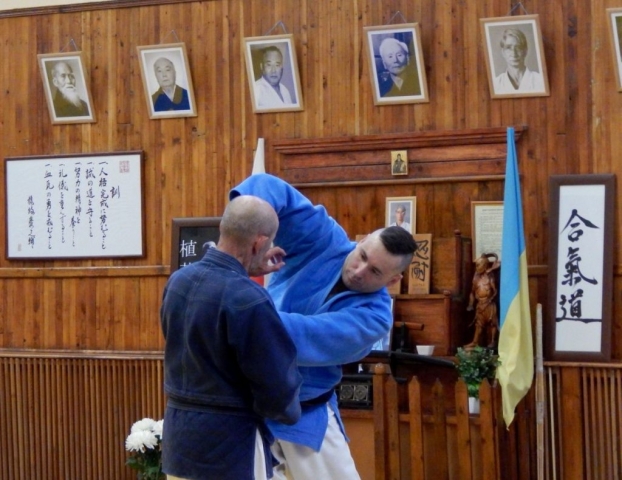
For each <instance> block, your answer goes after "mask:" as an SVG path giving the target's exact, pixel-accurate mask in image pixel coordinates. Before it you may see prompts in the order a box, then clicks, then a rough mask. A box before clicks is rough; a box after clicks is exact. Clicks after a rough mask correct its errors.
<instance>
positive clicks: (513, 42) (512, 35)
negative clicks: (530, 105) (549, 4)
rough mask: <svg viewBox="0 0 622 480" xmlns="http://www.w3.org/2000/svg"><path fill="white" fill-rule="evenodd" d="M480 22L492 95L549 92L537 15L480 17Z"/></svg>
mask: <svg viewBox="0 0 622 480" xmlns="http://www.w3.org/2000/svg"><path fill="white" fill-rule="evenodd" d="M480 24H481V26H482V38H484V51H485V54H486V66H487V72H488V84H489V86H490V95H491V98H513V97H545V96H548V95H549V80H548V76H547V72H546V62H545V60H544V48H543V47H542V33H541V31H540V21H539V17H538V15H522V16H518V17H497V18H482V19H480Z"/></svg>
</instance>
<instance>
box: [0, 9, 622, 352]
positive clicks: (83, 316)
mask: <svg viewBox="0 0 622 480" xmlns="http://www.w3.org/2000/svg"><path fill="white" fill-rule="evenodd" d="M118 3H119V6H123V7H124V8H111V9H107V8H97V9H92V8H82V9H81V8H76V7H72V8H71V9H64V10H63V9H57V10H53V11H49V12H47V13H46V14H45V15H40V14H36V15H30V16H29V15H25V14H24V13H25V12H20V13H21V15H19V16H11V15H6V16H3V17H2V18H0V27H1V28H0V41H1V43H0V51H1V52H2V55H1V56H2V59H3V65H4V66H5V68H3V69H2V71H0V84H1V85H2V99H3V109H2V112H1V113H0V133H1V135H2V138H3V142H2V144H0V157H1V158H5V157H9V156H22V155H46V154H55V153H80V152H85V153H86V152H88V153H93V152H109V151H127V150H135V149H136V150H144V151H145V158H146V161H145V215H146V234H145V235H146V245H147V246H146V256H145V257H144V258H141V259H114V260H106V259H93V260H74V261H72V260H58V261H34V262H27V261H8V260H6V259H5V258H0V299H1V304H0V314H1V315H0V346H1V347H12V348H23V347H25V348H112V349H121V350H124V349H146V350H150V349H160V348H161V347H162V340H161V335H160V330H159V322H158V321H157V317H158V308H159V301H160V295H161V290H162V287H163V285H164V282H165V280H166V276H167V273H168V264H169V261H170V259H169V252H170V243H169V242H170V227H171V219H172V218H173V217H183V216H218V215H220V214H221V213H222V210H223V208H224V205H225V202H226V199H227V192H228V190H229V188H230V187H232V186H233V185H235V184H236V183H237V182H239V181H241V180H242V179H244V178H245V177H246V176H247V175H248V174H249V173H250V170H251V162H252V155H253V149H254V148H255V145H256V140H257V137H260V136H261V137H264V138H266V141H267V145H268V149H267V158H266V165H267V169H268V171H270V172H280V171H281V165H280V162H281V160H280V159H279V158H278V157H276V156H275V155H274V154H273V152H274V150H271V148H270V145H276V144H279V142H280V144H281V145H284V144H285V143H288V144H290V145H292V146H295V145H296V144H297V143H298V142H302V143H304V142H305V141H307V140H308V139H335V138H342V139H343V140H344V142H346V143H347V142H348V139H351V138H353V137H366V136H379V137H385V136H386V138H387V139H389V140H390V139H391V138H392V137H391V136H393V135H398V136H399V135H401V136H404V135H408V134H413V136H419V135H424V136H425V135H428V134H431V135H433V134H434V132H439V131H461V130H463V129H467V130H468V129H490V128H499V129H503V128H504V127H506V126H507V125H515V126H522V125H525V126H527V130H525V131H524V133H523V135H522V137H521V140H520V142H519V143H518V156H519V168H520V171H521V178H522V187H523V201H524V208H525V233H526V238H527V251H528V262H529V264H530V265H537V266H542V268H544V269H546V265H547V261H548V258H547V255H548V253H547V252H548V239H547V230H548V229H547V225H548V223H547V222H548V178H549V176H550V175H552V174H558V173H582V174H585V173H604V172H612V173H619V172H620V171H621V169H622V164H621V163H620V162H619V161H618V153H619V150H620V148H619V147H620V145H621V143H620V142H621V140H620V136H619V135H618V132H619V131H620V129H621V125H620V123H621V122H622V116H621V115H619V113H620V111H622V95H620V94H619V93H618V92H617V91H616V89H615V77H614V71H613V65H611V64H610V62H611V58H612V55H611V50H610V49H611V45H610V44H609V38H608V32H607V28H608V24H607V19H606V14H605V10H606V8H608V7H615V6H621V5H622V4H620V2H619V0H595V1H593V2H578V1H573V2H566V1H562V0H555V1H544V0H534V1H533V2H531V3H530V4H529V6H528V8H529V12H530V13H538V14H539V15H540V20H541V25H542V33H543V39H544V50H545V60H546V62H547V66H548V73H549V80H550V86H551V95H550V96H549V97H539V98H519V99H502V100H492V99H490V95H489V91H488V83H487V76H486V72H485V71H484V68H483V65H484V62H483V49H482V45H481V40H482V39H481V33H480V30H479V23H478V22H479V19H480V18H483V17H493V16H503V15H506V14H507V13H508V6H507V3H504V2H501V1H492V2H461V1H457V0H445V1H443V2H438V1H431V0H417V1H414V2H413V1H406V0H392V1H384V2H377V1H372V0H357V1H355V2H308V1H302V2H300V1H294V0H270V1H268V2H243V1H241V0H234V1H221V0H214V1H194V2H186V1H184V2H182V1H171V2H160V1H156V2H153V4H151V5H149V4H147V2H143V1H140V2H134V3H132V2H118ZM123 3H124V4H123ZM121 4H123V5H121ZM397 11H399V12H401V14H402V15H403V16H404V18H405V20H406V21H408V22H412V21H416V22H419V23H420V24H421V31H422V44H423V45H422V46H423V53H424V60H425V65H426V71H427V76H428V83H429V85H428V86H429V91H430V102H429V103H427V104H417V105H412V104H411V105H390V106H374V105H373V99H372V95H371V90H370V89H371V86H370V85H371V82H370V78H369V70H368V65H367V62H368V59H367V57H366V54H365V49H364V38H363V35H362V28H363V27H364V26H367V25H382V24H386V23H387V22H388V21H389V20H390V19H391V17H393V16H394V14H395V13H396V12H397ZM34 13H37V12H34ZM39 13H40V12H39ZM278 21H282V22H283V25H285V27H286V29H287V31H288V32H290V33H293V34H294V38H295V45H296V49H297V54H298V60H299V64H300V74H301V81H302V90H303V94H304V98H305V110H304V111H302V112H290V113H268V114H253V113H252V108H251V106H250V104H249V101H250V97H249V92H248V83H247V79H246V73H245V67H244V59H243V56H242V53H241V41H242V38H243V37H245V36H257V35H262V34H264V33H266V32H267V31H269V30H270V29H271V28H272V27H273V26H274V25H275V23H276V22H278ZM278 30H279V28H277V31H276V32H274V33H281V32H280V31H278ZM177 39H179V40H180V41H183V42H185V43H186V45H187V47H188V53H189V62H190V67H191V72H192V76H193V80H194V84H195V93H196V97H197V105H198V116H197V117H195V118H182V119H165V120H149V118H148V115H147V109H146V105H145V104H144V97H143V95H142V91H143V90H142V88H143V87H142V83H141V78H140V73H139V66H138V60H137V57H136V46H138V45H149V44H157V43H161V42H168V41H172V40H177ZM72 40H73V41H74V42H75V45H76V46H77V48H79V49H81V50H82V51H83V52H84V53H85V59H86V68H88V70H89V72H90V74H91V75H90V76H91V84H90V85H89V86H90V88H91V91H92V94H93V101H94V106H95V109H96V111H97V118H98V121H97V123H95V124H84V125H51V124H50V122H49V117H48V114H47V110H46V108H47V107H46V104H45V99H44V95H43V88H42V85H41V79H40V76H39V71H38V66H37V62H36V55H37V54H38V53H51V52H59V51H71V50H72V49H73V43H72V42H71V41H72ZM387 147H388V148H389V149H390V148H391V146H390V145H387ZM451 148H452V147H451V145H448V146H447V149H448V150H447V152H451ZM473 153H474V157H473V161H472V163H471V164H468V165H467V164H466V163H465V166H466V167H467V169H470V170H472V171H471V174H472V175H476V174H478V173H481V172H480V169H483V164H482V163H481V162H478V161H477V160H478V158H479V157H478V156H477V150H475V151H474V152H473ZM419 154H420V155H422V157H421V159H424V158H425V159H426V161H429V162H428V165H429V168H428V170H426V171H425V172H423V173H424V174H425V175H427V176H428V177H429V178H430V179H431V180H434V179H435V178H436V179H438V178H439V176H443V175H444V172H443V171H442V169H439V168H436V169H434V168H432V166H433V165H439V164H440V163H441V162H440V160H441V159H442V157H439V158H429V157H427V156H426V152H425V151H423V150H420V151H419V153H418V154H417V155H419ZM447 154H448V155H450V153H447ZM413 155H414V152H413ZM336 160H337V157H334V156H326V158H325V159H324V160H323V161H324V162H325V163H327V164H328V163H330V162H333V161H336ZM339 160H343V158H342V157H339ZM346 160H347V159H346ZM417 161H419V157H416V156H414V157H413V162H417ZM327 167H329V165H327ZM359 168H367V167H361V166H359ZM473 170H474V171H473ZM484 170H485V169H484ZM495 171H496V172H498V171H499V168H497V169H496V170H495ZM464 173H468V172H466V171H465V172H464ZM488 173H490V172H488ZM368 175H371V176H374V175H379V173H378V172H376V171H372V172H370V173H369V174H368ZM391 180H392V179H390V178H389V179H387V181H388V182H389V183H387V184H382V185H376V186H373V187H371V188H365V189H361V188H360V185H356V184H351V185H346V184H344V185H341V186H338V187H335V188H333V189H331V190H330V191H328V190H327V189H324V188H321V187H307V188H305V189H304V192H305V193H306V194H307V195H309V196H310V197H311V198H312V199H313V200H315V201H320V202H322V203H324V204H325V205H326V207H327V209H328V210H329V212H330V213H331V214H333V215H334V216H335V217H336V218H337V219H338V220H339V221H340V222H342V223H343V225H344V226H345V228H346V229H347V231H348V232H349V233H350V234H351V235H352V236H354V235H356V234H357V233H363V232H366V231H369V230H370V229H373V228H377V227H378V226H380V225H381V224H382V219H383V216H384V198H386V197H387V196H410V195H417V197H418V209H419V210H418V215H417V220H418V227H417V228H418V230H419V231H421V232H426V233H427V232H429V233H432V234H434V235H447V234H451V232H453V231H454V230H455V229H459V230H461V231H463V232H469V231H470V218H469V217H470V216H469V213H468V212H469V204H470V201H471V200H500V199H502V195H503V182H502V180H501V179H487V178H485V177H482V178H476V179H475V181H473V182H462V183H461V182H458V183H452V182H438V183H408V184H404V183H399V182H397V181H396V182H395V183H390V182H391ZM3 182H4V171H3V169H2V170H1V171H0V185H3ZM439 206H442V207H439ZM4 208H5V203H4V197H3V196H2V197H1V198H0V210H4ZM621 215H622V209H621V208H619V205H618V206H617V208H616V209H615V219H614V222H615V225H616V235H615V238H616V242H615V254H614V258H613V261H614V263H616V269H615V271H616V272H617V273H618V274H619V272H620V266H619V265H618V262H619V258H620V255H619V253H620V244H619V241H618V238H620V232H621V229H622V222H621V221H620V219H621ZM5 236H6V232H5V226H4V224H2V225H0V243H2V242H5ZM123 268H136V269H139V270H134V271H133V274H131V275H129V274H128V275H118V274H117V272H118V270H116V269H123ZM59 269H61V270H62V269H66V270H63V271H64V272H69V271H71V272H72V274H71V275H64V274H59V273H58V272H59ZM154 272H159V273H154ZM81 277H84V279H83V280H81ZM542 282H544V284H543V283H542ZM545 283H546V282H545V278H544V277H542V276H537V277H535V278H534V279H532V282H531V286H532V292H533V293H534V294H535V295H534V297H536V298H532V302H533V303H534V304H535V302H536V301H539V302H542V303H545V302H546V293H547V292H546V285H545ZM618 284H619V280H616V282H615V287H616V288H617V287H619V285H618ZM616 291H618V290H616ZM620 301H622V298H621V297H620V296H619V295H617V294H616V295H615V296H614V312H617V310H618V309H619V307H618V304H619V302H620ZM621 328H622V320H620V319H618V318H616V319H615V324H614V328H613V331H614V332H619V331H620V329H621ZM613 356H614V358H616V359H620V358H622V338H620V336H619V335H617V334H615V333H614V338H613Z"/></svg>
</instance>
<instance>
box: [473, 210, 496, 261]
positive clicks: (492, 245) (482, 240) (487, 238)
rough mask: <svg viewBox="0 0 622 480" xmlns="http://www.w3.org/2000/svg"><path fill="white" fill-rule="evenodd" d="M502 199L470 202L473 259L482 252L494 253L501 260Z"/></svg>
mask: <svg viewBox="0 0 622 480" xmlns="http://www.w3.org/2000/svg"><path fill="white" fill-rule="evenodd" d="M502 236H503V201H492V202H471V239H472V247H473V261H475V260H476V259H477V258H479V257H480V256H481V255H482V254H484V253H485V254H488V253H496V254H497V257H498V258H499V260H501V238H502Z"/></svg>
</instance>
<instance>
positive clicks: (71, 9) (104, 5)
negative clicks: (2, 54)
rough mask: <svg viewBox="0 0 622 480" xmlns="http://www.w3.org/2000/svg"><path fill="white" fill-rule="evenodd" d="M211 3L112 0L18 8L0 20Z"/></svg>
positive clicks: (2, 14) (6, 13) (193, 0)
mask: <svg viewBox="0 0 622 480" xmlns="http://www.w3.org/2000/svg"><path fill="white" fill-rule="evenodd" d="M197 1H199V2H209V1H214V0H112V1H110V2H93V3H76V4H74V5H53V6H47V7H34V8H16V9H13V10H6V11H2V12H0V18H11V17H30V16H35V15H52V14H56V13H76V12H89V11H93V10H112V9H115V8H130V7H151V6H156V5H167V4H170V3H191V2H197Z"/></svg>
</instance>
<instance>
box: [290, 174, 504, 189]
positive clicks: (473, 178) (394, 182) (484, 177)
mask: <svg viewBox="0 0 622 480" xmlns="http://www.w3.org/2000/svg"><path fill="white" fill-rule="evenodd" d="M504 180H505V175H473V176H464V177H439V178H408V179H405V180H359V181H352V182H318V183H292V185H293V186H294V187H296V188H298V187H304V188H324V187H330V188H334V187H362V186H377V185H412V184H416V183H455V182H491V181H499V182H502V181H504Z"/></svg>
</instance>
